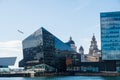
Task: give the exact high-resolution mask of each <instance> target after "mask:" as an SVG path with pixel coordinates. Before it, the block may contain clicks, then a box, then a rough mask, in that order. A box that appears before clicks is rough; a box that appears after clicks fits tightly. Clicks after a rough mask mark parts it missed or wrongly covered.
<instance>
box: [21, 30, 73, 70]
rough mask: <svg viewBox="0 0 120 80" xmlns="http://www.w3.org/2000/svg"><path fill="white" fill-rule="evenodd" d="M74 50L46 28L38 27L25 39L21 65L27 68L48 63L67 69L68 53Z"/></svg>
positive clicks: (58, 68)
mask: <svg viewBox="0 0 120 80" xmlns="http://www.w3.org/2000/svg"><path fill="white" fill-rule="evenodd" d="M73 52H74V50H73V49H71V48H70V47H69V46H67V45H66V44H64V43H63V42H62V41H61V40H59V39H58V38H57V37H55V36H54V35H53V34H51V33H50V32H48V31H47V30H46V29H44V28H40V29H38V30H37V31H36V32H34V33H33V34H31V35H30V36H29V37H27V38H26V39H25V40H23V60H21V61H20V63H19V66H24V67H26V68H28V67H30V66H35V65H38V64H42V63H44V64H47V65H50V66H52V67H54V68H56V69H57V70H58V71H65V70H66V63H65V60H66V55H67V54H72V53H73Z"/></svg>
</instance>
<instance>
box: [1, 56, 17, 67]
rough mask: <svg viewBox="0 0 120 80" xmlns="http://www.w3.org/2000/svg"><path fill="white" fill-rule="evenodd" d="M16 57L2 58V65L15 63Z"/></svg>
mask: <svg viewBox="0 0 120 80" xmlns="http://www.w3.org/2000/svg"><path fill="white" fill-rule="evenodd" d="M15 61H16V57H4V58H0V66H11V65H14V64H15Z"/></svg>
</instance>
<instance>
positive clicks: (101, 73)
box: [0, 72, 120, 77]
mask: <svg viewBox="0 0 120 80" xmlns="http://www.w3.org/2000/svg"><path fill="white" fill-rule="evenodd" d="M46 76H120V73H117V72H100V73H81V72H76V73H74V72H71V73H70V72H60V73H53V72H52V73H45V72H42V73H33V72H31V73H30V72H28V73H26V72H25V73H24V72H22V73H21V72H17V73H0V77H46Z"/></svg>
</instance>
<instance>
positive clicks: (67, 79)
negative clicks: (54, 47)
mask: <svg viewBox="0 0 120 80" xmlns="http://www.w3.org/2000/svg"><path fill="white" fill-rule="evenodd" d="M0 80H120V77H100V76H61V77H35V78H24V77H0Z"/></svg>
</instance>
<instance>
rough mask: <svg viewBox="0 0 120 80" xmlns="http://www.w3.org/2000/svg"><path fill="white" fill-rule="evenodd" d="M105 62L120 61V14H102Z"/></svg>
mask: <svg viewBox="0 0 120 80" xmlns="http://www.w3.org/2000/svg"><path fill="white" fill-rule="evenodd" d="M100 22H101V49H102V59H103V60H120V12H106V13H101V14H100Z"/></svg>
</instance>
